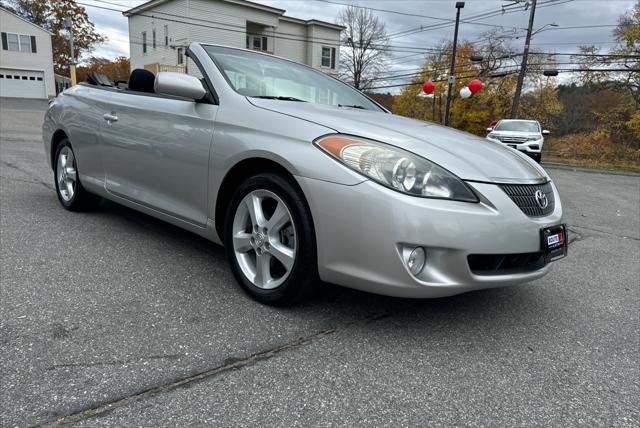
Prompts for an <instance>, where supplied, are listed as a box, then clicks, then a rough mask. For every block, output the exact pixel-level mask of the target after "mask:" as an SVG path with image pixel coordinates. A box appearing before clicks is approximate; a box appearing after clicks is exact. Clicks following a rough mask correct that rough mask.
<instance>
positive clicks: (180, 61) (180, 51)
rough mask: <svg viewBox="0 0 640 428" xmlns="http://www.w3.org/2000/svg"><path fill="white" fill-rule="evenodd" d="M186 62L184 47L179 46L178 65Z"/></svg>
mask: <svg viewBox="0 0 640 428" xmlns="http://www.w3.org/2000/svg"><path fill="white" fill-rule="evenodd" d="M181 64H184V54H183V53H182V48H178V65H181Z"/></svg>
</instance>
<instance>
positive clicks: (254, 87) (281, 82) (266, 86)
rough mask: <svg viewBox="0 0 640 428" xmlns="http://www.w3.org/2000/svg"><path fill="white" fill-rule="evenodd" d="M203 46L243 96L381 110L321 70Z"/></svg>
mask: <svg viewBox="0 0 640 428" xmlns="http://www.w3.org/2000/svg"><path fill="white" fill-rule="evenodd" d="M203 47H204V49H205V50H206V52H207V53H208V54H209V56H210V57H211V58H212V59H213V61H214V62H215V63H216V65H217V66H218V68H219V69H220V70H221V71H222V73H223V74H224V76H225V77H226V79H227V81H228V82H229V83H230V84H231V86H232V87H233V89H234V90H235V91H236V92H238V93H239V94H241V95H245V96H248V97H258V98H270V99H279V100H284V101H306V102H310V103H315V104H325V105H330V106H335V107H352V108H360V109H366V110H374V111H381V108H380V107H378V106H377V105H376V104H375V103H373V102H372V101H371V100H369V99H368V98H367V97H365V96H364V95H362V94H361V93H360V92H358V91H357V90H355V89H354V88H352V87H351V86H349V85H346V84H344V83H342V82H340V81H339V80H336V79H333V78H331V77H329V76H327V75H326V74H324V73H322V72H321V71H317V70H314V69H312V68H309V67H306V66H303V65H300V64H297V63H295V62H292V61H287V60H283V59H280V58H276V57H272V56H269V55H264V54H258V53H254V52H250V51H245V50H240V49H232V48H223V47H219V46H203Z"/></svg>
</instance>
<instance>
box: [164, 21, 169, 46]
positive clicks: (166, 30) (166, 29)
mask: <svg viewBox="0 0 640 428" xmlns="http://www.w3.org/2000/svg"><path fill="white" fill-rule="evenodd" d="M164 46H165V47H169V26H168V25H165V26H164Z"/></svg>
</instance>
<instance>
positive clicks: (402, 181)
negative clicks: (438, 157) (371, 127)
mask: <svg viewBox="0 0 640 428" xmlns="http://www.w3.org/2000/svg"><path fill="white" fill-rule="evenodd" d="M315 144H316V145H317V146H318V147H319V148H321V149H322V150H324V151H325V152H327V153H328V154H329V155H331V156H332V157H334V158H335V159H337V160H338V161H340V162H342V163H343V164H344V165H346V166H347V167H349V168H351V169H353V170H354V171H356V172H359V173H360V174H362V175H364V176H365V177H367V178H370V179H371V180H373V181H376V182H378V183H380V184H382V185H383V186H386V187H389V188H391V189H394V190H397V191H400V192H403V193H406V194H408V195H413V196H422V197H425V198H438V199H452V200H456V201H465V202H478V198H477V197H476V195H475V194H474V193H473V191H472V190H471V189H470V188H469V187H468V186H467V185H466V184H465V183H464V182H463V181H462V180H460V179H459V178H458V177H456V176H455V175H453V174H452V173H450V172H449V171H447V170H446V169H444V168H442V167H440V166H438V165H436V164H434V163H433V162H430V161H428V160H427V159H424V158H422V157H420V156H418V155H415V154H413V153H411V152H408V151H406V150H402V149H399V148H397V147H394V146H390V145H388V144H383V143H379V142H377V141H371V140H367V139H364V138H358V137H351V136H342V135H330V136H327V137H323V138H321V139H320V140H317V141H316V142H315Z"/></svg>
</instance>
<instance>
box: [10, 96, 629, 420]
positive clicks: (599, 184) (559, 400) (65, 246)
mask: <svg viewBox="0 0 640 428" xmlns="http://www.w3.org/2000/svg"><path fill="white" fill-rule="evenodd" d="M44 108H46V104H44V103H39V102H24V101H20V102H19V101H17V100H8V99H0V131H1V132H0V135H1V137H0V247H1V255H0V269H1V270H0V305H1V306H0V376H1V378H0V383H1V387H0V425H1V426H28V425H39V424H46V423H57V422H56V421H58V422H71V423H75V424H78V425H80V426H83V425H86V426H100V425H105V426H149V427H152V426H185V425H203V424H211V425H216V426H232V425H233V426H240V425H252V426H255V425H261V426H270V425H276V426H316V425H345V426H364V425H374V426H392V425H393V426H405V425H421V426H427V425H429V426H451V425H457V426H461V425H474V426H475V425H484V426H488V425H490V426H505V425H519V426H534V425H538V426H576V425H585V426H629V427H637V426H638V425H639V424H640V413H639V409H640V398H639V397H640V373H639V372H640V369H639V362H638V358H639V357H638V355H640V334H639V331H640V328H639V327H640V322H639V313H640V260H639V259H640V221H639V219H640V178H638V177H631V176H620V175H602V174H594V173H586V172H575V171H567V170H550V172H551V175H552V176H553V178H554V180H555V182H556V184H557V186H558V188H559V191H560V193H561V195H562V197H563V203H564V206H565V211H566V215H567V222H568V224H569V227H570V229H571V231H572V234H571V239H572V242H571V246H570V252H569V256H568V258H566V259H565V260H563V261H561V262H559V263H557V264H556V266H555V268H554V270H553V271H552V273H551V274H549V275H548V276H547V277H545V278H543V279H542V280H539V281H536V282H534V283H531V284H528V285H523V286H517V287H511V288H504V289H495V290H486V291H481V292H474V293H469V294H465V295H461V296H456V297H452V298H446V299H437V300H403V299H394V298H388V297H382V296H375V295H370V294H365V293H360V292H356V291H351V290H348V289H344V288H339V287H335V286H330V285H325V286H323V291H322V293H321V295H320V296H319V297H318V298H317V299H315V300H313V301H311V302H309V303H307V304H304V305H302V306H299V307H296V308H292V309H275V308H271V307H267V306H262V305H259V304H257V303H255V302H253V301H251V300H250V299H248V298H247V297H246V296H245V295H244V294H243V293H242V292H241V290H240V289H239V287H238V286H237V285H236V284H235V283H234V281H233V278H232V275H231V272H230V271H229V269H228V268H227V265H226V261H225V258H224V253H223V250H222V249H221V248H220V247H218V246H216V245H214V244H211V243H209V242H208V241H205V240H203V239H202V238H199V237H197V236H195V235H193V234H190V233H188V232H185V231H183V230H180V229H178V228H175V227H173V226H171V225H168V224H165V223H163V222H160V221H158V220H155V219H153V218H151V217H148V216H146V215H143V214H139V213H137V212H134V211H132V210H129V209H127V208H124V207H122V206H119V205H116V204H113V203H109V202H104V203H103V204H101V206H100V208H99V210H98V211H96V212H93V213H82V214H78V213H70V212H67V211H65V210H63V209H62V208H61V207H60V206H59V204H58V201H57V199H56V196H55V192H54V189H53V181H52V173H51V171H50V170H48V169H47V166H46V165H45V158H44V152H43V147H42V143H41V141H40V129H39V128H40V125H41V123H42V116H43V110H44Z"/></svg>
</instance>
